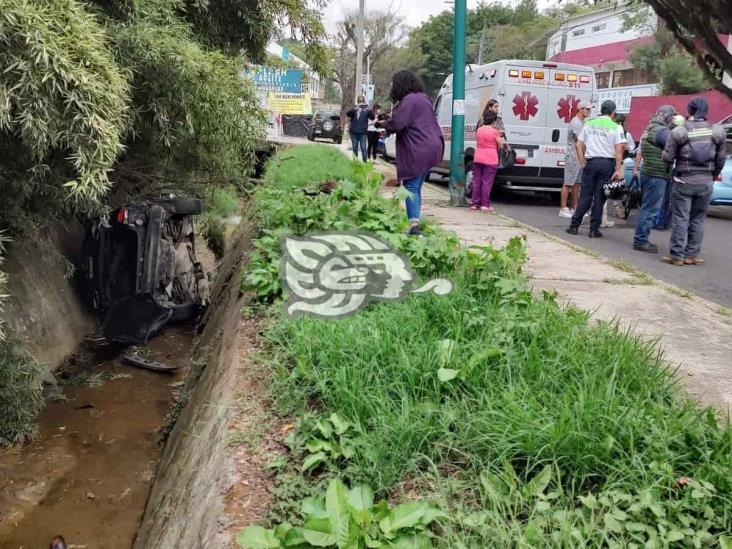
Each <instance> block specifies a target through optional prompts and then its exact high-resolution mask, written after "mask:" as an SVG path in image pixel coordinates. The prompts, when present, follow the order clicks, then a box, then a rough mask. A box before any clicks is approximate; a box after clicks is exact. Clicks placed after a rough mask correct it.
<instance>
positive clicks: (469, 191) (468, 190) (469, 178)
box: [465, 160, 473, 198]
mask: <svg viewBox="0 0 732 549" xmlns="http://www.w3.org/2000/svg"><path fill="white" fill-rule="evenodd" d="M472 196H473V161H472V160H468V161H467V162H466V163H465V198H471V197H472Z"/></svg>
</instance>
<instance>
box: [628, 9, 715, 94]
mask: <svg viewBox="0 0 732 549" xmlns="http://www.w3.org/2000/svg"><path fill="white" fill-rule="evenodd" d="M628 21H630V22H631V24H635V26H640V25H646V24H647V22H645V21H643V20H642V19H637V18H634V17H631V18H629V20H628ZM633 21H637V22H636V23H633ZM627 25H628V22H626V27H627ZM631 61H632V62H633V66H634V67H635V68H636V69H638V70H640V71H643V72H645V73H646V74H648V76H649V77H651V78H652V79H653V80H654V81H657V82H659V83H660V85H661V93H663V94H666V95H674V94H687V93H697V92H700V91H703V90H705V89H708V88H709V84H708V82H707V81H706V78H705V77H704V73H703V72H702V71H701V69H700V68H699V67H698V66H697V65H696V63H694V59H693V58H692V57H691V55H689V54H688V53H687V52H686V51H685V50H683V49H681V47H680V46H679V45H678V43H677V42H676V40H675V39H674V37H673V35H672V34H671V32H670V31H669V30H668V29H666V28H665V27H664V26H661V27H660V28H658V29H657V30H656V32H655V33H654V40H653V42H651V43H649V44H642V45H640V46H636V47H635V48H634V49H633V51H632V52H631Z"/></svg>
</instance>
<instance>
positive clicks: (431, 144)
mask: <svg viewBox="0 0 732 549" xmlns="http://www.w3.org/2000/svg"><path fill="white" fill-rule="evenodd" d="M390 95H391V99H392V100H393V101H394V102H395V103H396V104H397V105H396V107H394V109H393V110H392V113H391V118H390V119H389V120H385V121H383V122H377V125H378V126H379V127H382V128H385V129H386V131H387V132H389V133H396V164H397V178H398V179H399V180H400V181H401V182H402V185H404V188H405V189H407V190H408V191H409V193H410V196H409V197H407V200H406V203H407V217H408V218H409V231H408V233H407V234H410V235H412V236H422V230H421V229H420V228H419V213H420V205H421V202H422V184H423V183H424V181H425V179H427V175H428V174H429V172H430V168H432V167H433V166H437V165H438V164H439V163H440V162H442V154H443V152H444V148H445V140H444V139H443V137H442V132H441V131H440V126H439V125H438V124H437V118H436V117H435V113H434V112H433V110H432V101H430V98H429V97H427V95H426V94H425V92H424V85H423V84H422V82H420V80H419V78H417V76H416V75H414V74H413V73H412V72H410V71H407V70H403V71H399V72H397V73H396V74H395V75H394V76H393V78H392V83H391V94H390Z"/></svg>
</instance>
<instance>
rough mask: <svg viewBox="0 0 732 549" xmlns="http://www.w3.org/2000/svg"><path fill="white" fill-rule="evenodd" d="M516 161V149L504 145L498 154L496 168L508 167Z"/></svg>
mask: <svg viewBox="0 0 732 549" xmlns="http://www.w3.org/2000/svg"><path fill="white" fill-rule="evenodd" d="M515 162H516V151H514V150H513V149H512V148H511V147H509V146H508V145H506V146H505V147H502V148H501V150H500V152H499V154H498V169H499V170H501V169H503V168H510V167H511V166H513V165H514V163H515Z"/></svg>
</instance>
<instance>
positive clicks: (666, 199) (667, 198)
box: [653, 182, 673, 229]
mask: <svg viewBox="0 0 732 549" xmlns="http://www.w3.org/2000/svg"><path fill="white" fill-rule="evenodd" d="M671 187H673V185H671V182H669V183H668V185H666V192H665V193H664V194H663V204H662V205H661V211H660V212H658V215H657V216H656V222H655V224H654V225H653V228H654V229H670V228H671Z"/></svg>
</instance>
